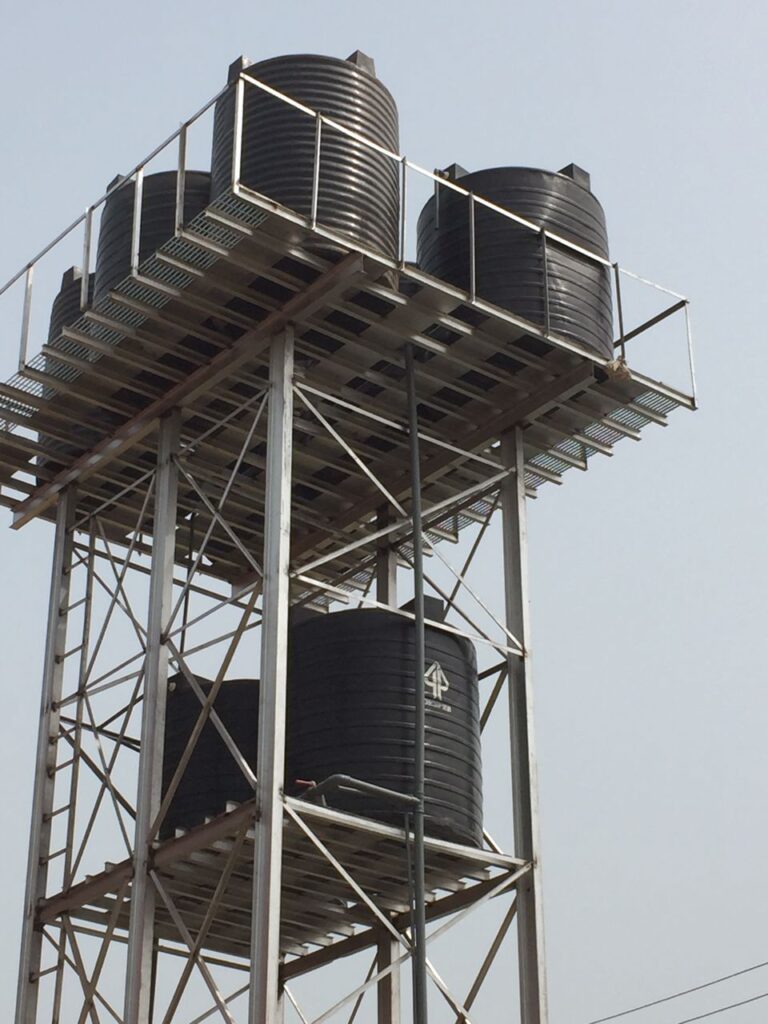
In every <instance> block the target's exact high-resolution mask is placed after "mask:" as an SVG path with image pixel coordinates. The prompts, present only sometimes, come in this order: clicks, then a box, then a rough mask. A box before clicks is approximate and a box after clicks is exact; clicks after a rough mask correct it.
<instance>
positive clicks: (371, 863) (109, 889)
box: [38, 798, 527, 976]
mask: <svg viewBox="0 0 768 1024" xmlns="http://www.w3.org/2000/svg"><path fill="white" fill-rule="evenodd" d="M286 809H287V813H286V816H285V822H284V833H283V873H282V926H281V953H282V955H283V956H284V957H285V958H287V959H286V963H285V964H284V968H283V969H284V972H285V974H286V976H294V975H296V974H301V973H305V972H306V971H308V970H312V968H313V967H314V966H320V964H321V963H323V962H327V961H328V960H329V959H335V958H336V957H337V956H346V955H349V954H351V953H355V952H358V951H360V950H361V949H365V948H367V947H370V946H373V945H375V944H376V942H377V938H378V935H379V934H380V932H381V929H382V926H381V923H380V921H378V920H377V919H376V917H375V915H374V914H373V912H372V910H371V909H370V907H369V906H367V905H366V903H365V902H364V901H363V900H362V899H361V898H360V895H359V893H357V892H356V891H355V890H354V888H353V887H352V886H351V885H350V884H349V882H348V881H347V880H346V879H345V878H344V877H343V875H342V873H341V872H340V871H339V867H341V868H342V869H343V871H345V872H347V873H348V875H349V876H351V878H352V879H353V880H354V882H355V883H356V884H357V886H358V887H359V889H360V890H362V891H363V892H364V893H365V895H366V896H367V897H369V898H370V899H371V900H372V901H373V902H374V903H375V904H376V906H377V907H378V908H379V909H380V910H381V911H382V912H383V913H384V914H386V915H387V916H388V917H389V918H390V920H391V921H392V922H393V924H395V926H396V927H398V928H399V929H400V930H403V929H405V928H406V927H408V925H409V896H408V893H409V884H408V877H409V871H408V844H407V842H406V838H407V837H406V833H405V831H404V830H403V829H398V828H392V827H390V826H387V825H382V824H379V823H378V822H375V821H372V820H369V819H366V818H360V817H357V816H353V815H350V814H345V813H342V812H340V811H335V810H331V809H329V808H326V807H319V806H316V805H314V804H309V803H306V802H304V801H300V800H294V799H290V798H289V799H287V800H286ZM291 812H293V814H292V813H291ZM293 815H296V816H298V817H299V818H300V820H301V822H303V823H304V825H305V826H306V828H307V830H308V831H305V830H304V829H303V828H302V827H301V825H300V824H299V823H298V822H297V821H296V820H295V818H294V816H293ZM308 832H309V833H311V835H310V834H308ZM312 837H314V840H315V841H313V838H312ZM320 846H322V847H324V848H325V850H326V851H327V853H328V854H330V858H329V857H328V856H327V855H326V853H324V852H323V851H322V850H321V849H320ZM425 848H426V889H427V916H428V919H430V920H434V919H436V918H438V917H443V916H445V915H447V914H450V913H455V912H457V911H459V910H461V909H463V908H464V907H467V906H469V905H471V904H472V903H473V902H476V901H478V900H480V899H481V898H482V897H484V896H486V895H487V894H488V893H489V892H490V891H491V890H499V891H506V889H507V887H505V886H504V885H503V883H504V879H505V878H508V879H509V888H512V887H513V885H514V882H515V879H516V878H517V877H519V876H520V875H521V874H522V873H524V872H525V869H526V867H527V865H526V863H525V861H523V860H520V859H518V858H515V857H511V856H507V855H505V854H502V853H496V852H493V851H490V850H478V849H475V848H473V847H469V846H461V845H458V844H456V843H451V842H446V841H444V840H439V839H430V838H428V839H427V840H426V843H425ZM254 853H255V833H254V803H253V801H249V802H248V803H246V804H241V805H239V806H236V807H231V808H230V809H229V810H228V811H227V812H226V813H225V814H222V815H220V816H219V817H217V818H213V819H210V820H209V821H207V822H205V823H204V824H202V825H199V826H197V827H196V828H193V829H190V830H189V831H188V832H184V833H179V834H177V836H176V837H175V838H174V839H169V840H167V841H165V842H163V843H160V844H158V846H157V847H156V849H155V851H154V855H153V869H154V871H155V873H156V876H157V878H158V879H159V882H160V885H161V887H162V889H163V891H164V894H165V897H169V898H170V902H171V903H172V905H173V912H172V910H171V909H169V907H168V906H167V904H166V903H165V902H164V899H163V898H161V895H158V899H157V910H156V921H155V923H156V932H157V937H158V938H159V939H160V940H161V941H165V942H171V943H181V944H182V945H183V943H184V939H183V936H182V935H181V934H180V929H179V927H178V924H177V922H175V921H174V912H175V914H176V915H177V916H178V918H180V920H181V921H182V922H183V924H184V927H185V928H186V929H187V931H188V933H189V935H190V936H191V937H192V940H193V941H194V940H195V939H196V938H197V935H198V932H199V931H200V929H201V926H203V924H204V921H205V919H206V916H209V917H210V925H209V927H208V931H207V934H206V937H205V940H204V942H203V943H202V948H203V949H204V950H205V951H207V952H209V953H214V954H222V955H224V956H226V957H228V958H236V959H237V960H240V959H242V960H248V959H249V958H250V941H251V893H252V888H253V863H254ZM331 858H333V859H334V860H335V861H336V862H337V865H338V867H337V866H335V865H334V864H333V863H332V860H331ZM131 874H132V866H131V862H130V861H128V860H126V861H123V862H121V863H119V864H108V865H107V866H106V867H105V869H104V871H103V872H101V873H100V874H98V875H95V876H92V877H90V878H88V879H86V880H85V881H84V882H81V883H79V884H78V885H75V886H73V887H72V888H70V889H69V890H67V891H64V892H61V893H58V894H56V895H54V896H52V897H50V898H48V899H46V900H45V901H43V903H42V904H41V906H40V908H39V911H38V923H39V924H44V923H50V922H53V921H55V920H56V919H57V918H58V917H59V916H60V915H61V914H64V913H66V914H67V915H68V916H69V917H70V919H71V920H72V921H74V922H81V923H83V924H85V925H86V926H87V927H89V928H94V926H95V927H96V928H97V929H98V930H99V931H100V932H103V931H106V930H107V928H108V926H109V921H110V917H111V915H112V913H113V912H114V910H115V901H116V900H118V899H120V893H121V891H122V890H123V888H124V886H126V884H129V883H130V878H131ZM217 890H218V891H217ZM129 913H130V888H129V889H128V892H127V894H126V896H125V899H123V900H122V905H121V907H120V909H119V911H118V915H117V924H116V927H115V931H116V937H119V935H120V933H121V932H122V933H123V934H124V933H125V932H126V931H127V928H128V919H129ZM233 966H236V964H233Z"/></svg>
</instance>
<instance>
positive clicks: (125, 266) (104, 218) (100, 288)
mask: <svg viewBox="0 0 768 1024" xmlns="http://www.w3.org/2000/svg"><path fill="white" fill-rule="evenodd" d="M176 178H177V174H176V171H161V172H159V173H158V174H147V175H146V176H145V178H144V182H143V188H142V197H141V234H140V237H139V262H140V263H141V261H142V260H145V259H146V258H147V257H148V256H150V255H151V254H152V253H153V252H155V251H156V250H157V249H159V247H160V246H161V245H162V244H163V243H164V242H167V241H168V239H169V238H171V237H172V236H173V233H174V229H175V220H176ZM119 180H120V179H119V178H115V179H114V181H112V182H111V183H110V185H109V187H110V188H113V187H114V186H115V185H116V183H117V182H118V181H119ZM210 192H211V176H210V174H208V172H207V171H187V172H186V173H185V175H184V220H185V222H187V221H189V220H191V219H192V218H193V217H196V216H197V214H198V213H200V212H201V210H203V209H205V207H206V206H207V205H208V202H209V199H210ZM135 193H136V185H135V183H134V182H133V180H131V179H126V181H125V183H124V184H122V185H120V186H119V187H117V188H115V189H114V191H113V192H112V193H111V194H110V196H109V198H108V199H107V200H106V202H105V203H104V209H103V211H102V214H101V225H100V227H99V244H98V249H97V252H96V275H95V281H94V288H93V292H94V301H96V302H98V300H99V299H101V298H102V297H103V296H104V295H106V294H107V293H108V292H109V291H110V289H112V288H114V287H115V285H117V284H119V282H120V281H122V280H123V278H124V277H127V276H128V274H130V272H131V238H132V234H133V200H134V195H135Z"/></svg>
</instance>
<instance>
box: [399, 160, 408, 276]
mask: <svg viewBox="0 0 768 1024" xmlns="http://www.w3.org/2000/svg"><path fill="white" fill-rule="evenodd" d="M407 231H408V161H407V160H406V158H405V157H401V158H400V239H399V242H398V263H399V264H400V266H401V267H404V266H405V246H406V243H407Z"/></svg>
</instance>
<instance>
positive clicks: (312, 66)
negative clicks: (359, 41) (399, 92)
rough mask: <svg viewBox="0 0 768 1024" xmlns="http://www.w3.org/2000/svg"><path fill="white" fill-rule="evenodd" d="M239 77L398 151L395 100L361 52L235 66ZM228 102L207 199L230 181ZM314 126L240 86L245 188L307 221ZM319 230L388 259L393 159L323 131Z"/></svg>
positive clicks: (227, 100) (396, 198) (394, 235)
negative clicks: (342, 56) (344, 56)
mask: <svg viewBox="0 0 768 1024" xmlns="http://www.w3.org/2000/svg"><path fill="white" fill-rule="evenodd" d="M244 66H245V67H246V74H248V75H250V76H251V77H253V78H256V79H258V80H259V81H262V82H264V83H266V84H267V85H270V86H272V87H273V88H274V89H276V90H278V91H279V92H281V93H284V94H285V95H287V96H290V97H291V98H292V99H295V100H298V101H299V102H300V103H302V104H304V105H305V106H307V107H309V108H310V109H312V110H318V111H320V112H321V113H323V114H324V115H326V116H327V117H329V118H331V119H333V120H334V121H337V122H338V123H339V124H341V125H343V126H344V127H346V128H349V129H351V130H352V131H355V132H358V133H359V134H360V135H363V136H365V137H366V138H367V139H370V140H371V141H372V142H375V143H377V144H378V145H380V146H383V147H384V148H386V149H388V150H390V151H391V152H394V153H397V152H398V146H399V134H398V115H397V106H396V105H395V101H394V99H393V98H392V96H391V95H390V93H389V92H388V90H387V89H386V88H385V87H384V86H383V85H382V83H381V82H380V81H379V79H378V78H376V75H375V73H374V68H373V61H371V60H370V58H366V57H365V56H364V55H361V54H353V55H352V56H351V57H350V58H348V59H347V60H339V59H337V58H335V57H324V56H319V55H316V54H295V55H289V56H284V57H275V58H272V59H270V60H265V61H261V62H260V63H258V64H253V65H250V66H247V64H244V63H243V62H242V61H241V62H236V63H235V64H234V65H233V67H232V69H231V73H230V77H231V78H232V77H233V76H234V77H237V74H238V73H239V71H240V69H241V68H242V67H244ZM234 116H235V96H234V89H233V88H230V90H229V91H228V92H227V93H226V94H225V95H224V96H223V97H222V98H221V99H220V100H219V102H218V103H217V104H216V111H215V120H214V129H213V155H212V161H211V165H212V183H211V195H212V196H213V197H216V196H218V195H220V194H221V193H222V192H224V191H226V190H227V189H228V188H229V186H230V184H231V181H232V140H233V135H234ZM315 131H316V122H315V118H313V117H310V116H309V115H307V114H305V113H302V112H301V111H300V110H297V109H296V108H295V107H292V106H289V105H288V104H286V103H285V102H284V101H282V100H279V99H277V98H275V97H274V96H270V95H269V94H268V93H266V92H264V91H263V90H261V89H259V88H258V87H257V86H251V85H248V84H246V86H245V92H244V103H243V134H242V161H241V173H240V180H241V182H242V184H243V185H246V186H247V187H248V188H250V189H253V190H254V191H256V192H259V193H261V194H262V195H265V196H267V197H268V198H270V199H273V200H275V201H276V202H278V203H280V204H282V205H283V206H286V207H288V208H289V209H291V210H294V211H296V212H297V213H300V214H303V215H304V216H307V217H308V216H310V214H311V208H312V186H313V177H314V163H315ZM319 185H320V187H319V193H318V208H317V217H318V222H319V224H320V225H321V226H322V227H326V228H328V229H330V230H332V231H334V232H338V233H340V234H344V235H348V236H350V238H351V239H352V240H353V241H354V242H358V243H359V244H360V245H361V246H363V247H364V248H368V249H371V250H373V251H375V252H380V253H383V254H385V255H388V256H392V257H394V256H395V255H396V254H397V244H398V231H399V208H400V188H399V168H398V165H397V163H396V161H394V160H391V159H390V158H388V157H386V156H384V155H383V154H381V153H378V152H376V151H375V150H373V149H370V148H368V147H366V146H365V145H364V144H363V143H361V142H358V141H356V140H355V139H351V138H349V137H348V136H346V135H343V134H342V133H341V132H339V131H336V130H334V129H333V128H331V127H329V126H327V125H325V126H324V127H323V131H322V145H321V160H320V182H319Z"/></svg>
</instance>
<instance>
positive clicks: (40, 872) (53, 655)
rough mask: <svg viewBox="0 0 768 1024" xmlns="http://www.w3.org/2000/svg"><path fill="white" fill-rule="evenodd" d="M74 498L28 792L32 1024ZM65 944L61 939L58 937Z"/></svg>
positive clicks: (56, 579) (24, 1008)
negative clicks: (37, 923) (37, 918)
mask: <svg viewBox="0 0 768 1024" xmlns="http://www.w3.org/2000/svg"><path fill="white" fill-rule="evenodd" d="M76 505H77V495H76V493H75V491H74V489H73V488H71V487H70V488H68V489H67V490H66V491H64V493H63V494H62V495H61V496H60V498H59V504H58V509H57V513H56V535H55V538H54V543H53V565H52V570H51V591H50V599H49V604H48V627H47V632H46V637H45V657H44V662H43V690H42V695H41V700H40V722H39V726H38V734H37V757H36V760H35V782H34V788H33V791H32V823H31V826H30V836H29V855H28V860H27V885H26V890H25V893H24V921H23V924H22V933H21V956H20V960H19V981H18V989H17V997H16V1024H34V1021H35V1017H36V1014H37V997H38V990H39V983H38V980H37V973H38V971H39V970H40V956H41V952H42V931H41V930H40V929H38V928H37V927H36V926H35V912H36V908H37V903H38V900H40V899H42V898H43V897H44V896H45V894H46V885H47V881H48V855H49V853H50V843H51V817H50V815H51V812H52V811H53V799H54V788H55V777H56V774H55V768H56V748H57V740H58V735H59V714H60V712H59V708H58V702H59V701H60V700H61V693H62V685H63V681H64V654H65V651H66V639H67V618H68V613H67V609H68V606H69V589H70V575H71V567H72V547H73V542H74V531H73V524H74V517H75V508H76ZM62 941H63V939H62Z"/></svg>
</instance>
